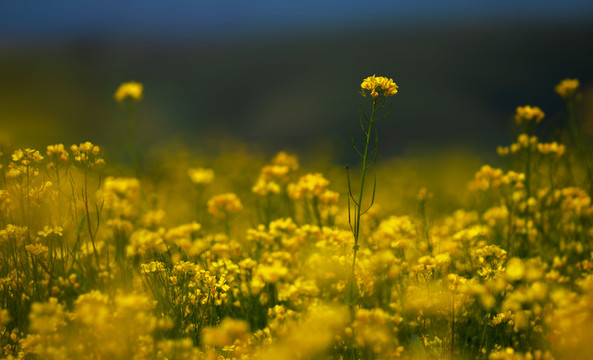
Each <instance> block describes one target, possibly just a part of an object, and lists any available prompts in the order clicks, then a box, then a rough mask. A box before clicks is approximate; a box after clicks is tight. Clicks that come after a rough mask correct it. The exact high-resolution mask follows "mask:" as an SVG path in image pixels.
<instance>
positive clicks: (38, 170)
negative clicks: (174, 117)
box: [0, 76, 593, 360]
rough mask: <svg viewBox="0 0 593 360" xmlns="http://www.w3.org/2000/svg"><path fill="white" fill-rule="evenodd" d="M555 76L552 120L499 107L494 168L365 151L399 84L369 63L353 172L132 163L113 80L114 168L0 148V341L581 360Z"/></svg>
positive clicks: (579, 194)
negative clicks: (118, 154) (119, 149)
mask: <svg viewBox="0 0 593 360" xmlns="http://www.w3.org/2000/svg"><path fill="white" fill-rule="evenodd" d="M353 89H356V87H355V86H353ZM554 90H555V91H556V92H557V93H558V95H559V99H558V101H565V103H566V113H565V117H566V119H567V124H568V126H567V128H562V127H559V128H558V129H556V132H554V133H553V135H550V136H549V138H543V137H542V138H540V135H539V134H540V131H539V129H538V124H539V123H540V122H541V121H542V120H543V119H544V118H545V114H544V111H543V110H542V109H541V108H540V107H537V106H519V107H517V109H516V113H515V114H509V116H511V115H512V117H513V120H512V121H513V122H514V126H515V128H516V129H517V133H518V137H516V138H515V139H513V140H511V141H509V144H506V145H501V146H500V147H499V148H498V149H492V153H493V154H494V153H495V152H496V153H497V156H498V157H497V161H496V164H480V163H478V162H477V160H476V159H475V158H472V157H471V156H467V157H462V156H456V157H455V158H456V160H455V161H454V162H447V163H446V165H445V166H444V169H442V168H443V166H440V167H439V165H438V163H440V162H442V158H438V157H437V155H435V157H434V158H431V159H425V160H423V161H425V162H424V163H422V164H420V163H419V162H414V161H412V160H410V159H408V160H406V159H404V160H397V161H396V160H389V159H384V158H382V157H380V156H377V155H378V153H380V146H379V143H380V139H381V124H382V122H384V121H398V120H392V119H397V93H398V91H399V88H398V86H397V85H396V83H395V82H394V81H393V80H392V79H389V78H386V77H379V76H370V77H368V78H366V79H364V80H363V82H362V84H361V86H360V92H361V106H360V113H359V116H360V129H356V131H353V133H352V145H353V148H352V151H353V152H354V153H355V154H356V156H358V157H359V159H360V162H359V163H357V164H353V166H349V167H347V168H345V164H337V165H336V164H331V162H328V161H325V160H323V159H321V160H319V161H318V162H315V161H313V163H314V164H313V165H312V164H307V163H305V162H303V161H300V160H301V159H299V158H298V157H297V156H296V155H294V154H291V153H287V152H285V151H280V152H278V153H277V154H275V155H274V156H272V157H269V158H264V157H263V156H261V155H260V154H254V153H250V152H249V151H245V150H241V148H240V146H239V147H237V148H231V149H227V150H226V152H225V151H223V152H222V153H221V154H220V155H217V156H213V155H209V156H206V155H203V154H202V155H199V154H192V153H187V152H179V153H172V152H170V151H161V152H160V153H158V152H157V155H156V157H155V159H152V161H151V163H152V165H150V166H148V165H147V161H146V159H145V157H143V154H140V152H139V150H138V146H137V144H136V141H135V137H136V134H135V131H134V129H135V127H136V126H138V123H137V122H138V120H139V119H138V118H137V117H136V116H135V109H136V108H137V107H139V106H142V93H143V86H142V84H140V83H135V82H131V83H124V84H122V86H121V87H120V88H119V89H117V92H116V93H115V96H114V97H115V101H117V102H118V103H119V104H120V105H121V107H122V111H124V112H125V113H126V114H127V117H128V133H127V134H126V136H127V146H126V147H127V149H126V150H127V152H128V153H127V154H125V155H126V156H127V158H128V160H129V161H128V162H126V163H125V164H123V163H114V162H112V161H110V160H109V156H108V155H109V149H107V148H103V147H102V146H101V144H98V145H97V144H93V143H91V142H82V143H79V144H74V145H71V146H70V145H69V144H54V145H49V146H47V147H46V148H45V149H31V148H26V147H24V148H11V147H4V148H2V149H0V161H1V162H0V174H1V176H0V258H1V262H0V307H1V309H0V348H1V355H0V356H1V357H2V358H4V359H89V360H91V359H92V360H99V359H101V360H103V359H105V360H107V359H137V360H140V359H155V360H156V359H159V360H161V359H163V360H164V359H170V360H173V359H212V360H214V359H262V360H264V359H265V360H274V359H490V360H501V359H521V360H523V359H525V360H527V359H529V360H531V359H534V360H536V359H538V360H540V359H541V360H544V359H545V360H550V359H571V360H576V359H591V358H593V249H592V248H591V246H592V243H593V204H591V198H590V194H591V192H592V191H593V153H592V149H593V148H592V147H591V146H592V145H593V144H592V143H591V139H590V138H589V137H588V136H587V135H585V132H584V131H583V129H582V124H581V121H580V119H582V118H583V117H584V114H579V113H578V111H577V106H576V103H577V102H578V100H579V83H578V81H577V80H571V79H567V80H563V81H562V82H560V83H559V84H558V85H557V86H556V88H555V89H554ZM550 91H552V89H550ZM392 104H393V107H392ZM518 105H521V104H518ZM542 108H544V109H545V107H542ZM353 116H356V114H353ZM25 144H26V142H25Z"/></svg>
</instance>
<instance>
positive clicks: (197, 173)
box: [187, 168, 214, 185]
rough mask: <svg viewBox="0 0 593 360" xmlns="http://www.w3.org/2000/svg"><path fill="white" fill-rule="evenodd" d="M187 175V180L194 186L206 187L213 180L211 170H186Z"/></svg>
mask: <svg viewBox="0 0 593 360" xmlns="http://www.w3.org/2000/svg"><path fill="white" fill-rule="evenodd" d="M187 175H189V179H190V180H191V182H192V183H193V184H195V185H207V184H210V183H211V182H212V179H214V171H212V170H211V169H203V168H196V169H188V170H187Z"/></svg>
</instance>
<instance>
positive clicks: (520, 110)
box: [515, 105, 545, 124]
mask: <svg viewBox="0 0 593 360" xmlns="http://www.w3.org/2000/svg"><path fill="white" fill-rule="evenodd" d="M544 115H545V114H544V112H543V111H542V109H540V108H539V107H537V106H533V107H532V106H529V105H527V106H519V107H517V112H516V113H515V121H516V122H517V124H521V123H522V122H525V123H529V122H531V121H535V123H536V124H539V123H540V122H541V121H542V120H543V118H544Z"/></svg>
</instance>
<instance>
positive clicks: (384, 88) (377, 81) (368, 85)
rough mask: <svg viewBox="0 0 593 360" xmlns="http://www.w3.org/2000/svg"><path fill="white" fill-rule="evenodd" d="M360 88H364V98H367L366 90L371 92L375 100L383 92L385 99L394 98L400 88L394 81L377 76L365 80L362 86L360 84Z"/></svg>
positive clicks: (362, 91) (362, 92) (362, 93)
mask: <svg viewBox="0 0 593 360" xmlns="http://www.w3.org/2000/svg"><path fill="white" fill-rule="evenodd" d="M360 87H361V88H362V90H361V95H362V96H365V97H366V92H365V90H369V91H370V92H371V96H372V97H373V99H376V98H377V97H378V96H379V92H382V95H383V96H384V97H388V96H393V95H395V94H397V89H398V86H397V84H396V83H395V82H394V81H393V79H389V78H386V77H383V76H375V75H373V76H369V77H368V78H366V79H364V80H363V81H362V84H360Z"/></svg>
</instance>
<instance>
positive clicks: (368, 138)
mask: <svg viewBox="0 0 593 360" xmlns="http://www.w3.org/2000/svg"><path fill="white" fill-rule="evenodd" d="M376 106H377V100H376V99H374V100H373V108H372V110H371V117H370V119H369V127H368V129H366V130H365V135H366V139H365V140H366V141H365V146H364V154H363V156H362V169H361V175H360V192H359V194H358V203H356V204H354V207H355V209H356V210H355V211H356V215H355V218H354V247H353V249H354V255H353V256H352V273H351V280H352V282H354V281H356V279H355V277H354V268H355V266H356V253H357V252H358V238H359V234H360V217H361V207H362V195H363V191H364V180H365V175H366V170H367V158H368V153H369V143H370V142H371V129H372V127H373V122H374V121H375V119H374V117H375V109H376ZM350 291H351V292H353V291H354V286H351V287H350ZM350 295H351V298H354V294H353V293H351V294H350Z"/></svg>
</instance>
